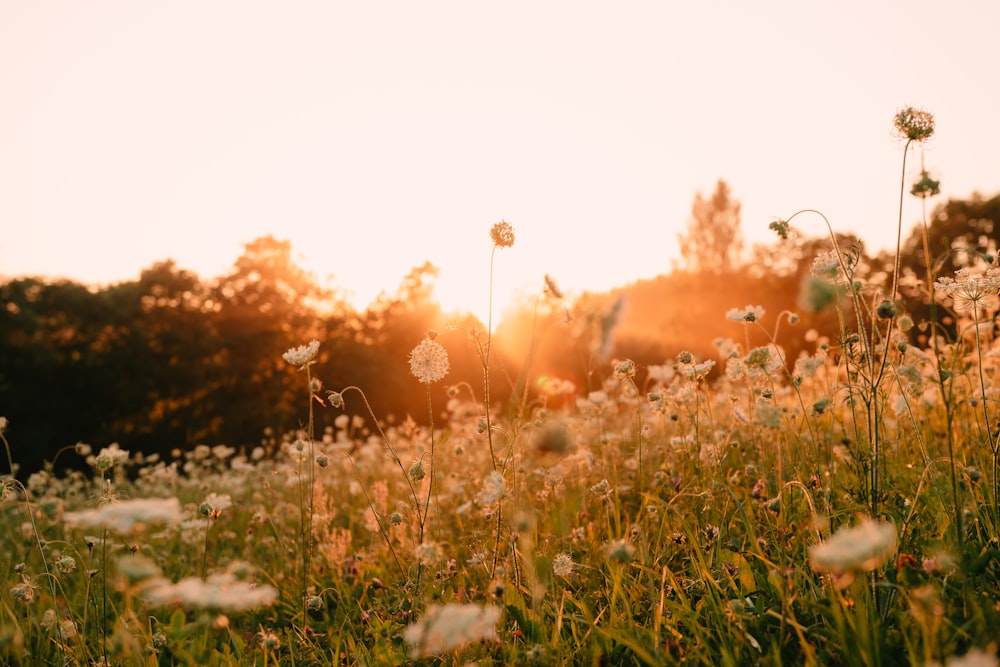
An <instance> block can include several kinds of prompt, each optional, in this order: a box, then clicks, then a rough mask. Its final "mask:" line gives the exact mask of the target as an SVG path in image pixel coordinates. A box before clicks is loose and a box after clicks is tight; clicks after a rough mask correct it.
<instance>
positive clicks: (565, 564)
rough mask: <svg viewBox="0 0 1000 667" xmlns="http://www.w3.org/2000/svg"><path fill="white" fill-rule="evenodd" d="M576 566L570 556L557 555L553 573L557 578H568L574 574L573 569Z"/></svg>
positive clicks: (553, 561) (565, 554) (553, 562)
mask: <svg viewBox="0 0 1000 667" xmlns="http://www.w3.org/2000/svg"><path fill="white" fill-rule="evenodd" d="M575 565H576V564H575V563H574V562H573V558H572V557H571V556H570V555H569V554H567V553H560V554H556V557H555V558H553V559H552V573H553V574H555V575H556V576H557V577H568V576H569V575H571V574H573V567H574V566H575Z"/></svg>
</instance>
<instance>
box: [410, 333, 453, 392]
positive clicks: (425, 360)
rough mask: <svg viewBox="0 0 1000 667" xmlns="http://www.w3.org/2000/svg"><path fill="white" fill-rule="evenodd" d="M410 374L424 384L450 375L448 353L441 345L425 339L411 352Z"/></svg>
mask: <svg viewBox="0 0 1000 667" xmlns="http://www.w3.org/2000/svg"><path fill="white" fill-rule="evenodd" d="M410 372H411V373H412V374H413V377H415V378H417V379H418V380H420V381H421V382H423V383H424V384H430V383H431V382H437V381H438V380H440V379H441V378H443V377H444V376H445V375H447V374H448V352H447V350H445V349H444V347H443V346H442V345H441V343H439V342H437V341H435V340H431V339H430V338H425V339H423V340H422V341H420V343H419V344H418V345H417V346H416V347H415V348H413V350H412V351H411V352H410Z"/></svg>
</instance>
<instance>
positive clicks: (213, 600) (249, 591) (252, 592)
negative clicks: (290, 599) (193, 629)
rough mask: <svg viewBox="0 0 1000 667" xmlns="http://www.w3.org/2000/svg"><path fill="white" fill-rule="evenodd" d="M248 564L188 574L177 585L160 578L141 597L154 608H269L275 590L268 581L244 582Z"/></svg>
mask: <svg viewBox="0 0 1000 667" xmlns="http://www.w3.org/2000/svg"><path fill="white" fill-rule="evenodd" d="M247 567H248V566H247V565H246V564H245V563H243V562H239V561H237V562H234V563H232V564H230V566H229V567H228V568H227V570H226V571H225V572H220V573H216V574H212V575H209V577H208V578H207V579H201V578H199V577H187V578H185V579H181V580H180V581H178V582H177V583H176V584H174V583H171V582H170V581H168V580H166V579H164V578H162V577H159V578H156V579H153V580H151V581H149V582H148V583H147V584H146V585H145V586H144V587H143V590H142V592H141V596H142V597H143V598H145V600H146V601H147V602H148V603H149V604H150V605H152V606H154V607H167V606H177V607H189V608H195V609H213V610H217V611H223V612H239V611H246V610H248V609H256V608H259V607H269V606H271V605H272V604H274V602H275V601H276V600H277V599H278V590H277V589H276V588H274V587H273V586H269V585H267V584H257V583H255V582H252V581H245V580H244V578H245V577H244V575H245V574H246V572H245V571H244V570H246V569H247Z"/></svg>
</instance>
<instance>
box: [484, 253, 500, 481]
mask: <svg viewBox="0 0 1000 667" xmlns="http://www.w3.org/2000/svg"><path fill="white" fill-rule="evenodd" d="M496 254H497V246H496V245H494V246H493V250H492V251H490V288H489V308H488V310H487V314H486V349H485V350H484V351H483V404H484V407H485V408H486V439H487V441H488V442H489V445H490V461H491V462H492V463H493V469H494V470H496V469H497V457H496V454H495V453H494V450H493V423H492V421H491V417H490V352H491V351H492V349H493V259H494V258H495V257H496Z"/></svg>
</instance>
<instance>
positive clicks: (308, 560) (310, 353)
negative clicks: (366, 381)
mask: <svg viewBox="0 0 1000 667" xmlns="http://www.w3.org/2000/svg"><path fill="white" fill-rule="evenodd" d="M317 354H319V341H316V340H314V341H310V342H309V344H308V345H300V346H299V347H294V348H292V349H290V350H288V351H287V352H285V353H284V354H283V355H281V356H282V358H283V359H284V360H285V361H286V362H288V363H289V364H291V365H292V366H297V367H298V368H299V370H300V371H304V372H305V374H306V386H307V387H308V389H309V421H308V422H307V424H306V432H305V443H302V441H301V440H300V441H299V442H298V443H296V444H297V446H296V448H297V449H300V453H301V452H302V450H305V449H308V454H303V455H301V456H299V457H298V458H299V522H300V530H299V546H300V550H301V552H302V618H303V619H305V618H306V613H307V610H306V598H307V597H308V595H309V572H310V568H311V567H312V551H313V525H312V524H313V511H314V507H313V503H314V495H315V481H316V467H315V463H316V462H315V456H314V451H313V449H314V447H315V441H316V438H315V437H314V430H313V424H314V418H313V400H318V396H317V394H318V392H319V390H320V389H322V383H320V381H319V380H317V379H313V377H312V371H311V370H310V368H311V366H312V365H313V364H314V363H315V362H316V356H317ZM303 464H305V466H306V469H305V470H303V469H302V467H303ZM303 478H304V479H303Z"/></svg>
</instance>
